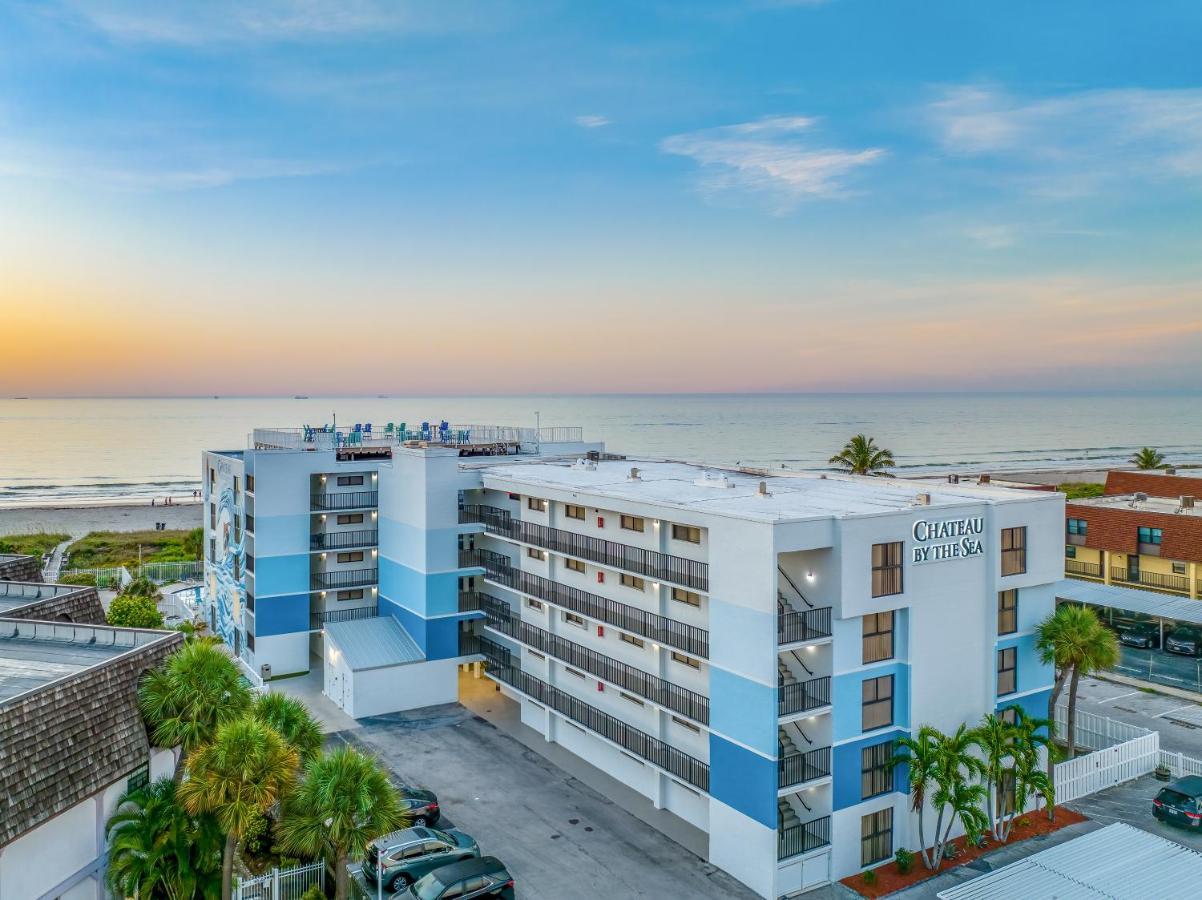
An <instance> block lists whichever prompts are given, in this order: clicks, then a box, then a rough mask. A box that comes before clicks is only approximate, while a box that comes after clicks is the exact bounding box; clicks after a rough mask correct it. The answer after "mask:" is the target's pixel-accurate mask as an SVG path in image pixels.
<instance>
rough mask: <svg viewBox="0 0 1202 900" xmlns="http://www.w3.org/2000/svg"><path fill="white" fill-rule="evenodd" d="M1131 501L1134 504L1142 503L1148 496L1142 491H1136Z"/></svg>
mask: <svg viewBox="0 0 1202 900" xmlns="http://www.w3.org/2000/svg"><path fill="white" fill-rule="evenodd" d="M1132 499H1133V500H1134V501H1135V502H1136V503H1143V502H1144V501H1145V500H1147V499H1148V495H1147V494H1145V493H1144V492H1143V491H1136V492H1135V496H1134V497H1133V498H1132Z"/></svg>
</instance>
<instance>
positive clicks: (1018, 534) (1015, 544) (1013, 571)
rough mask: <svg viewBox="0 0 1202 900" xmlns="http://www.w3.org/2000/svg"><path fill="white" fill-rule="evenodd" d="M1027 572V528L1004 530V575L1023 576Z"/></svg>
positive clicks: (1023, 526)
mask: <svg viewBox="0 0 1202 900" xmlns="http://www.w3.org/2000/svg"><path fill="white" fill-rule="evenodd" d="M1025 571H1027V526H1025V525H1022V526H1019V527H1018V528H1003V529H1002V574H1003V575H1021V574H1023V573H1024V572H1025Z"/></svg>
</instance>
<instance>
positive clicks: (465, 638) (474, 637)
mask: <svg viewBox="0 0 1202 900" xmlns="http://www.w3.org/2000/svg"><path fill="white" fill-rule="evenodd" d="M479 652H480V636H479V635H478V634H474V633H472V632H470V631H461V632H459V655H460V656H475V655H476V654H477V653H479Z"/></svg>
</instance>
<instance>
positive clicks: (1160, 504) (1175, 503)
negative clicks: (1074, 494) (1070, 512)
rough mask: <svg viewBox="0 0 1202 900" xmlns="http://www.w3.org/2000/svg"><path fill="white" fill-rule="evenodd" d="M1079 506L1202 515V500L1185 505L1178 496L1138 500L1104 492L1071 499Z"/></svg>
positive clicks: (1129, 495)
mask: <svg viewBox="0 0 1202 900" xmlns="http://www.w3.org/2000/svg"><path fill="white" fill-rule="evenodd" d="M1068 502H1069V503H1075V504H1077V505H1078V506H1097V507H1101V508H1103V509H1130V510H1134V511H1136V512H1150V513H1161V514H1163V515H1170V516H1174V515H1175V516H1202V500H1199V501H1198V502H1196V503H1195V504H1194V505H1193V506H1192V507H1183V506H1182V505H1181V501H1180V500H1179V499H1178V498H1177V497H1152V496H1148V497H1145V498H1144V499H1142V500H1136V499H1135V495H1134V494H1103V495H1102V496H1101V497H1082V498H1081V499H1079V500H1070V501H1068Z"/></svg>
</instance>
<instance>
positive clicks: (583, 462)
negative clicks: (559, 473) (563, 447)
mask: <svg viewBox="0 0 1202 900" xmlns="http://www.w3.org/2000/svg"><path fill="white" fill-rule="evenodd" d="M572 468H573V469H584V470H585V471H588V472H595V471H597V463H596V461H595V460H592V459H585V458H584V457H583V456H582V457H580V459H578V460H576V462H575V463H574V464H573V466H572Z"/></svg>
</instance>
